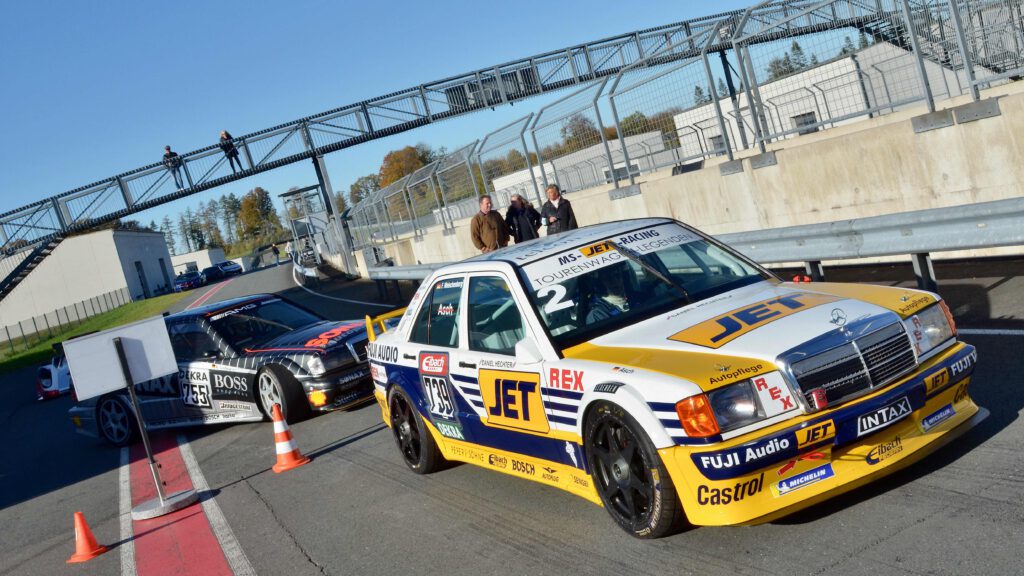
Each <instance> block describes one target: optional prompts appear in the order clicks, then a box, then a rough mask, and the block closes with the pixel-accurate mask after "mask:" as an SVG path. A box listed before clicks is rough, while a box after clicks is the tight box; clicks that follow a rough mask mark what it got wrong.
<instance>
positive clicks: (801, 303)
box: [669, 292, 842, 348]
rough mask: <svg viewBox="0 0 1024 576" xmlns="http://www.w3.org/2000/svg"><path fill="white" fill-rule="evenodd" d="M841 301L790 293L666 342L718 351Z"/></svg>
mask: <svg viewBox="0 0 1024 576" xmlns="http://www.w3.org/2000/svg"><path fill="white" fill-rule="evenodd" d="M838 300H842V298H840V297H837V296H827V295H824V294H807V293H800V292H794V293H792V294H785V295H783V296H779V297H778V298H772V299H770V300H764V301H761V302H758V303H756V304H751V305H750V306H746V307H744V308H738V309H736V310H733V311H731V312H726V313H725V314H722V315H721V316H718V317H715V318H711V319H709V320H705V321H704V322H701V323H700V324H695V325H693V326H691V327H689V328H687V329H686V330H683V331H681V332H676V333H675V334H673V335H671V336H669V340H675V341H677V342H687V343H689V344H696V345H698V346H706V347H708V348H720V347H722V346H725V345H726V344H728V343H729V342H732V341H733V340H735V339H737V338H739V337H740V336H743V335H744V334H746V333H748V332H750V331H752V330H754V329H755V328H760V327H761V326H764V325H765V324H769V323H771V322H774V321H776V320H779V319H781V318H785V317H786V316H789V315H791V314H796V313H797V312H801V311H803V310H808V309H810V308H814V307H815V306H821V305H822V304H829V303H832V302H836V301H838Z"/></svg>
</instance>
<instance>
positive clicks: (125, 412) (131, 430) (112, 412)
mask: <svg viewBox="0 0 1024 576" xmlns="http://www.w3.org/2000/svg"><path fill="white" fill-rule="evenodd" d="M96 422H97V424H98V425H99V429H100V434H102V435H103V439H104V440H106V441H107V442H110V443H111V444H113V445H114V446H127V445H129V444H131V443H132V442H134V441H135V435H136V434H137V433H138V430H137V429H136V428H137V427H138V425H137V424H136V423H135V416H134V415H133V414H132V412H131V410H129V409H128V406H127V405H126V404H125V403H124V402H122V401H120V400H118V399H117V398H116V397H114V396H107V397H105V398H101V399H100V403H99V404H97V405H96Z"/></svg>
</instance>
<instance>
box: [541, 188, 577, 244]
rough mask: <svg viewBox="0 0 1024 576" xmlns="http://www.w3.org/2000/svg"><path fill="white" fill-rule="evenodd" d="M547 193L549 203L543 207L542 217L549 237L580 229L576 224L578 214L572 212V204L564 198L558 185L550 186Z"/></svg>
mask: <svg viewBox="0 0 1024 576" xmlns="http://www.w3.org/2000/svg"><path fill="white" fill-rule="evenodd" d="M546 192H547V194H548V201H547V202H545V203H544V206H543V207H541V209H540V215H541V218H543V219H544V224H545V225H546V226H547V227H548V236H550V235H552V234H558V233H559V232H565V231H567V230H575V229H577V228H579V225H578V224H576V214H575V213H574V212H573V211H572V204H570V203H569V201H568V200H566V199H565V198H562V191H561V190H559V189H558V185H556V184H552V185H550V186H548V188H547V190H546Z"/></svg>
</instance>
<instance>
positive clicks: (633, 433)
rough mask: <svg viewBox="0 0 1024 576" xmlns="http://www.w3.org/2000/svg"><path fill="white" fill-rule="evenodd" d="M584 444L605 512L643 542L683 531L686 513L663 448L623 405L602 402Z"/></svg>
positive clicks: (592, 416) (591, 419)
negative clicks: (654, 441)
mask: <svg viewBox="0 0 1024 576" xmlns="http://www.w3.org/2000/svg"><path fill="white" fill-rule="evenodd" d="M583 445H584V450H585V452H586V456H587V462H590V463H591V469H592V470H591V477H592V478H593V480H594V487H595V488H596V489H597V493H598V495H599V496H600V497H601V502H602V503H604V507H605V510H607V511H608V514H610V515H611V517H612V519H614V520H615V522H616V523H617V524H618V525H619V526H620V527H622V529H623V530H625V531H626V532H629V533H630V534H632V535H633V536H635V537H637V538H660V537H662V536H667V535H669V534H671V533H673V532H675V531H677V530H678V529H679V527H680V526H681V525H682V523H683V519H684V514H683V509H682V505H681V503H680V502H679V497H678V495H677V494H676V490H675V486H674V485H673V484H672V480H671V478H669V475H668V470H666V469H665V466H664V464H663V463H662V461H661V457H660V456H658V450H657V449H656V448H655V447H654V444H653V443H651V440H650V438H648V437H647V434H646V433H644V431H643V428H641V426H640V424H639V423H638V422H637V421H636V420H635V419H634V418H633V417H632V416H630V415H629V414H627V413H626V411H625V410H623V409H622V408H621V407H619V406H617V405H615V404H611V403H606V402H602V403H600V404H598V405H597V406H595V407H594V409H593V410H592V411H591V412H590V414H588V416H587V420H586V422H585V423H584V427H583Z"/></svg>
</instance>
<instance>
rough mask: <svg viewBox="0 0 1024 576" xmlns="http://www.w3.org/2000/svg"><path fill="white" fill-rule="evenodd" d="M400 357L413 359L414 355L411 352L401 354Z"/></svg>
mask: <svg viewBox="0 0 1024 576" xmlns="http://www.w3.org/2000/svg"><path fill="white" fill-rule="evenodd" d="M402 358H405V359H406V360H415V359H416V356H415V355H413V354H402Z"/></svg>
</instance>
